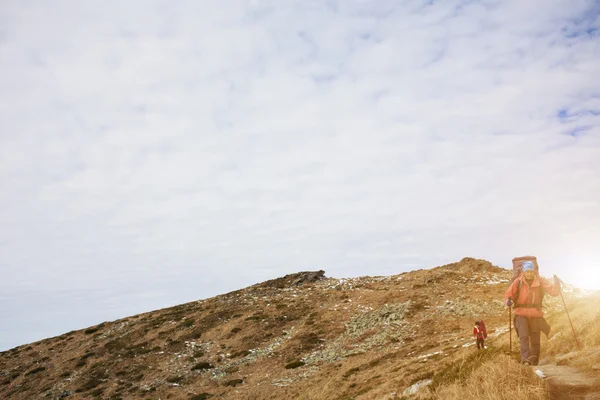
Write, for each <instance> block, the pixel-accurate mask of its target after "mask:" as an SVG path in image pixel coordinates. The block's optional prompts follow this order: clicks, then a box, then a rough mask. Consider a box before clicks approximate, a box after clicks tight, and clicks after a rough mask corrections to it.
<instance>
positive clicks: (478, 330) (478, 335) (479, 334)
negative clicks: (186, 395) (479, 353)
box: [473, 321, 487, 350]
mask: <svg viewBox="0 0 600 400" xmlns="http://www.w3.org/2000/svg"><path fill="white" fill-rule="evenodd" d="M473 336H475V339H476V340H477V350H479V349H485V338H486V337H487V333H486V332H485V325H483V321H475V326H474V327H473Z"/></svg>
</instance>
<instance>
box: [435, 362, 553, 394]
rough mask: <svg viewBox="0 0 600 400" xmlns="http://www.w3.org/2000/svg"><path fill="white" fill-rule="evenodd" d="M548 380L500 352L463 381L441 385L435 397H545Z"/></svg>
mask: <svg viewBox="0 0 600 400" xmlns="http://www.w3.org/2000/svg"><path fill="white" fill-rule="evenodd" d="M547 393H548V388H547V386H546V383H545V382H544V381H542V380H541V379H540V378H538V377H537V375H535V373H534V372H533V370H532V369H531V368H529V367H525V366H522V365H520V364H519V363H517V362H516V361H515V360H514V359H512V358H511V357H509V356H506V355H503V354H498V355H496V356H494V357H493V358H492V359H491V360H489V361H487V362H485V363H483V364H482V365H481V366H479V367H478V368H476V369H475V370H473V372H472V373H471V375H470V376H468V377H467V378H466V380H465V381H463V382H455V383H451V384H449V385H444V386H440V387H439V388H438V389H437V390H436V391H435V392H434V394H433V399H436V400H484V399H485V400H514V399H529V400H545V399H547V398H548V395H547Z"/></svg>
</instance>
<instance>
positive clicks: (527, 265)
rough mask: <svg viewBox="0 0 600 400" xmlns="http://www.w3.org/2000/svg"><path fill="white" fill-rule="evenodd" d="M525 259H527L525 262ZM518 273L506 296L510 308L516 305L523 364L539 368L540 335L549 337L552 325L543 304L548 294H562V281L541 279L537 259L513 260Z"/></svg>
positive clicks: (515, 321)
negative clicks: (541, 333) (546, 318)
mask: <svg viewBox="0 0 600 400" xmlns="http://www.w3.org/2000/svg"><path fill="white" fill-rule="evenodd" d="M523 259H525V260H523ZM513 267H514V268H515V270H516V269H517V268H519V269H520V270H521V272H520V274H519V275H518V276H516V278H514V280H513V281H512V283H511V284H510V286H509V287H508V290H507V291H506V293H505V294H504V300H505V302H506V305H507V306H508V307H510V306H514V313H515V318H514V324H515V328H516V330H517V335H518V336H519V341H520V345H521V362H522V363H524V364H531V365H537V364H538V362H539V358H540V332H544V333H545V334H546V336H548V334H549V333H550V325H548V322H546V320H545V319H544V312H543V311H542V301H543V299H544V294H545V293H548V294H549V295H551V296H558V295H559V294H560V280H559V279H558V278H557V277H556V275H554V283H551V282H550V281H548V280H547V279H544V278H542V277H540V276H539V273H538V271H537V270H538V268H537V260H535V257H522V258H516V259H514V260H513Z"/></svg>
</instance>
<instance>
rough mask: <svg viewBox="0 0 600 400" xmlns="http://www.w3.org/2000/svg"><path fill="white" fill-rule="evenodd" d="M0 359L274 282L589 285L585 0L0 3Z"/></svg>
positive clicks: (595, 63) (598, 17)
mask: <svg viewBox="0 0 600 400" xmlns="http://www.w3.org/2000/svg"><path fill="white" fill-rule="evenodd" d="M0 188H1V190H0V277H1V279H0V350H2V349H8V348H11V347H14V346H17V345H21V344H24V343H28V342H32V341H35V340H39V339H42V338H45V337H50V336H55V335H59V334H62V333H64V332H67V331H70V330H72V329H81V328H84V327H87V326H91V325H94V324H97V323H100V322H102V321H106V320H114V319H117V318H122V317H126V316H129V315H133V314H137V313H140V312H146V311H151V310H155V309H159V308H163V307H168V306H173V305H176V304H180V303H184V302H188V301H193V300H197V299H202V298H207V297H212V296H215V295H217V294H222V293H226V292H228V291H231V290H235V289H239V288H242V287H246V286H249V285H251V284H254V283H258V282H262V281H264V280H267V279H272V278H275V277H279V276H283V275H285V274H288V273H293V272H298V271H306V270H318V269H323V270H325V271H326V275H327V276H330V277H339V278H341V277H355V276H364V275H392V274H398V273H401V272H404V271H409V270H414V269H420V268H432V267H435V266H438V265H443V264H447V263H451V262H455V261H458V260H460V259H462V258H463V257H476V258H484V259H487V260H489V261H491V262H492V263H494V264H495V265H499V266H502V267H506V268H508V267H510V265H511V259H512V258H513V257H515V256H521V255H526V254H533V255H536V256H537V257H538V260H539V263H540V266H541V269H542V273H543V274H544V275H547V276H552V275H553V274H557V275H559V276H560V277H561V278H562V279H563V280H564V281H566V282H569V283H573V284H576V285H579V286H581V287H585V288H591V289H600V265H599V264H600V247H599V246H598V242H599V241H600V3H599V2H598V1H591V0H555V1H552V2H547V1H542V0H528V1H522V0H502V1H500V0H482V1H474V0H444V1H434V0H429V1H422V0H408V1H388V0H372V1H366V0H331V1H321V0H318V1H312V0H301V1H300V0H298V1H292V0H277V1H262V0H226V1H223V0H214V1H213V0H203V1H197V0H176V1H162V0H161V1H158V0H154V1H146V0H144V1H141V0H129V1H113V0H108V1H106V0H102V1H100V0H89V1H75V0H71V1H65V0H57V1H53V2H47V1H43V0H2V1H1V2H0Z"/></svg>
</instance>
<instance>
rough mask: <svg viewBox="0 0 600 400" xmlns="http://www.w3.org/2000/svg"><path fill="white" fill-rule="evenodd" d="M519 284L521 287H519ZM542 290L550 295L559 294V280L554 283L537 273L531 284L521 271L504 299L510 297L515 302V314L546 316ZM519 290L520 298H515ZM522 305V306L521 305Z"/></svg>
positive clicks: (536, 316)
mask: <svg viewBox="0 0 600 400" xmlns="http://www.w3.org/2000/svg"><path fill="white" fill-rule="evenodd" d="M519 285H520V286H521V288H520V289H519ZM542 290H543V291H544V293H547V294H549V295H550V296H558V295H559V293H560V286H559V284H558V283H557V282H555V283H552V282H550V281H549V280H547V279H544V278H542V277H540V276H539V275H538V274H535V275H534V277H533V280H532V281H531V286H529V284H528V283H527V280H526V279H525V275H524V274H523V273H521V275H519V277H518V278H517V279H515V280H514V281H513V283H511V285H510V286H509V287H508V290H507V291H506V293H505V294H504V301H506V300H508V298H509V297H510V298H511V299H512V302H513V303H514V304H515V310H514V313H515V315H521V316H523V317H532V318H539V317H543V316H544V312H543V311H542ZM517 292H519V293H518V294H519V298H518V299H517V298H515V296H517ZM519 306H521V307H519Z"/></svg>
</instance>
